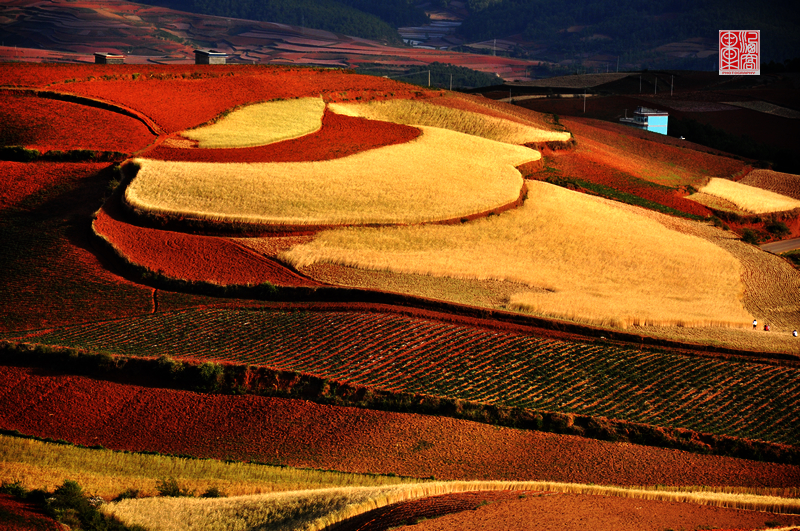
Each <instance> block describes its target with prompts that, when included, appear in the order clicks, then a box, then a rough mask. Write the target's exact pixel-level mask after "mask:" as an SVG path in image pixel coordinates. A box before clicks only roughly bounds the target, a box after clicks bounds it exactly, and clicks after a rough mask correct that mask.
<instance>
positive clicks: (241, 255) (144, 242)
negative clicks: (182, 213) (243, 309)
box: [93, 204, 322, 286]
mask: <svg viewBox="0 0 800 531" xmlns="http://www.w3.org/2000/svg"><path fill="white" fill-rule="evenodd" d="M93 226H94V230H95V231H96V232H97V233H98V234H100V235H102V236H103V237H104V238H106V239H107V240H108V241H109V242H110V243H111V244H113V245H114V247H115V248H116V249H117V251H118V252H119V253H121V254H122V255H123V256H124V257H125V259H127V260H128V261H129V262H131V263H133V264H137V265H143V266H145V267H147V269H148V270H150V271H154V272H158V273H160V274H162V275H164V276H166V277H169V278H172V279H180V280H190V281H204V282H213V283H217V284H222V285H229V284H251V285H255V284H262V283H264V282H271V283H272V284H276V285H280V286H321V285H322V284H321V283H319V282H316V281H313V280H310V279H307V278H305V277H303V276H301V275H298V274H297V273H294V272H292V271H291V270H289V269H287V268H286V267H284V266H283V265H281V264H279V263H278V262H276V261H274V260H271V259H269V258H265V257H263V256H261V255H259V254H257V253H255V252H254V251H251V250H250V249H247V248H245V247H243V246H240V245H238V244H235V243H233V242H232V241H231V240H229V239H227V238H221V237H216V236H198V235H194V234H186V233H182V232H172V231H165V230H159V229H150V228H145V227H139V226H136V225H131V224H129V223H126V222H125V221H124V220H123V219H122V218H121V217H120V215H119V213H118V212H117V209H116V208H114V207H113V206H112V205H110V204H109V205H106V206H104V207H103V208H102V209H101V210H100V211H99V212H98V213H97V216H96V218H95V220H94V223H93Z"/></svg>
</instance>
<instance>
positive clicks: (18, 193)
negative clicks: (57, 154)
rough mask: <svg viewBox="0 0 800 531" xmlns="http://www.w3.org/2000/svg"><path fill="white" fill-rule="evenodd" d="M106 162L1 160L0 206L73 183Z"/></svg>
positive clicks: (99, 168)
mask: <svg viewBox="0 0 800 531" xmlns="http://www.w3.org/2000/svg"><path fill="white" fill-rule="evenodd" d="M106 166H108V163H107V162H104V163H97V162H91V163H88V162H87V163H61V162H11V161H0V210H2V209H4V208H8V207H16V206H20V205H19V203H20V202H21V201H22V200H23V199H25V198H26V197H28V196H30V195H33V194H35V193H37V192H40V191H44V190H46V189H48V188H51V187H53V186H57V185H72V184H76V183H78V182H80V181H82V180H84V179H86V178H87V177H89V176H91V175H92V174H94V173H97V172H98V171H100V170H101V169H102V168H104V167H106Z"/></svg>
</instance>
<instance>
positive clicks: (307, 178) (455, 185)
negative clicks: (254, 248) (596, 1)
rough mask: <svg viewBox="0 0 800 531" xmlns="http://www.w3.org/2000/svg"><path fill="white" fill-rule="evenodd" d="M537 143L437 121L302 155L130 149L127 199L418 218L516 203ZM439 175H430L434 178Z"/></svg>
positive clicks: (327, 216) (250, 215) (309, 221)
mask: <svg viewBox="0 0 800 531" xmlns="http://www.w3.org/2000/svg"><path fill="white" fill-rule="evenodd" d="M540 156H541V155H540V154H539V152H538V151H535V150H532V149H530V148H526V147H522V146H512V145H509V144H504V143H500V142H494V141H491V140H486V139H482V138H477V137H473V136H470V135H464V134H460V133H455V132H452V131H446V130H443V129H436V128H423V134H422V135H421V136H420V137H418V138H417V139H416V140H414V141H411V142H408V143H405V144H400V145H394V146H388V147H384V148H379V149H373V150H370V151H367V152H364V153H358V154H356V155H352V156H350V157H346V158H343V159H335V160H330V161H321V162H304V163H288V162H287V163H273V164H269V163H264V164H227V165H224V166H223V165H217V164H211V163H190V162H186V163H176V162H162V161H155V160H147V159H136V160H135V164H136V165H137V166H138V167H139V171H138V174H137V176H136V177H135V178H134V179H133V181H132V182H131V184H130V185H129V186H128V188H127V189H126V190H125V200H126V202H127V203H128V204H129V205H130V206H132V207H134V208H136V209H140V210H141V211H144V212H147V213H159V214H165V215H168V216H176V217H182V216H187V217H193V218H200V219H209V220H217V221H219V220H224V221H226V222H231V223H234V222H248V223H260V224H273V225H338V224H373V223H421V222H430V221H440V220H451V219H458V218H460V217H466V216H470V215H474V214H480V213H484V212H488V211H491V210H494V209H497V208H502V207H505V206H507V205H510V204H513V203H515V202H516V201H517V200H518V199H519V197H520V191H521V189H522V177H521V175H520V172H519V171H517V170H516V169H515V166H518V165H521V164H524V163H526V162H530V161H534V160H537V159H538V158H539V157H540ZM432 175H436V176H437V178H436V179H431V176H432Z"/></svg>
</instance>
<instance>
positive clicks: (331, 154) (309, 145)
mask: <svg viewBox="0 0 800 531" xmlns="http://www.w3.org/2000/svg"><path fill="white" fill-rule="evenodd" d="M420 132H421V131H420V130H419V129H417V128H416V127H409V126H407V125H400V124H393V123H389V122H381V121H376V120H367V119H365V118H354V117H350V116H343V115H340V114H336V113H333V112H330V111H327V110H326V111H325V114H324V115H323V117H322V129H320V130H319V131H317V132H316V133H312V134H310V135H305V136H303V137H300V138H295V139H292V140H285V141H283V142H276V143H274V144H269V145H266V146H258V147H251V148H238V149H200V148H187V149H181V148H175V147H169V146H165V145H164V144H161V145H159V146H158V147H156V148H154V149H152V150H151V151H148V152H145V153H143V154H142V156H143V157H146V158H150V159H159V160H174V161H183V162H302V161H315V160H330V159H336V158H341V157H346V156H348V155H353V154H355V153H358V152H360V151H366V150H368V149H373V148H376V147H381V146H391V145H394V144H402V143H404V142H408V141H410V140H413V139H415V138H417V137H418V136H419V135H420Z"/></svg>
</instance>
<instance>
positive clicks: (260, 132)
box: [181, 98, 325, 148]
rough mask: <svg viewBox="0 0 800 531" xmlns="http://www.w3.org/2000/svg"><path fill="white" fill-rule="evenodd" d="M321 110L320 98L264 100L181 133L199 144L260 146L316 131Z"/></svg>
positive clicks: (321, 102) (221, 146)
mask: <svg viewBox="0 0 800 531" xmlns="http://www.w3.org/2000/svg"><path fill="white" fill-rule="evenodd" d="M324 112H325V103H324V102H323V101H322V99H321V98H297V99H293V100H277V101H268V102H264V103H257V104H253V105H248V106H246V107H242V108H240V109H236V110H235V111H233V112H231V113H230V114H228V115H227V116H224V117H222V118H221V119H220V120H219V121H217V122H215V123H213V124H210V125H205V126H201V127H198V128H196V129H190V130H188V131H184V132H182V133H181V136H184V137H186V138H191V139H192V140H196V141H197V142H198V147H201V148H241V147H250V146H262V145H265V144H271V143H273V142H279V141H281V140H288V139H290V138H297V137H300V136H303V135H307V134H309V133H313V132H314V131H319V129H320V128H321V127H322V115H323V113H324Z"/></svg>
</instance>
